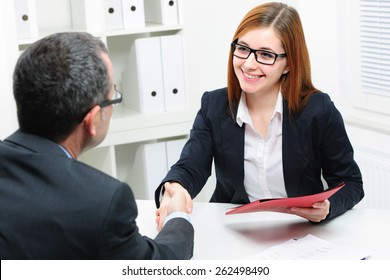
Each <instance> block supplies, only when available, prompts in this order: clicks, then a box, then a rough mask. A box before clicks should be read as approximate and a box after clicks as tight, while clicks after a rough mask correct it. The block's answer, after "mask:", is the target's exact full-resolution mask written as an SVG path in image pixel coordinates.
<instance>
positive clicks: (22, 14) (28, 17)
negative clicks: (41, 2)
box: [14, 0, 39, 39]
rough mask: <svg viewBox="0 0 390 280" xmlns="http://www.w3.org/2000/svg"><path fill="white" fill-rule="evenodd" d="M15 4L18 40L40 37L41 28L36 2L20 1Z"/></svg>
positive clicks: (31, 0)
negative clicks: (39, 26)
mask: <svg viewBox="0 0 390 280" xmlns="http://www.w3.org/2000/svg"><path fill="white" fill-rule="evenodd" d="M14 3H15V16H16V29H17V35H18V39H26V38H34V37H38V35H39V28H38V18H37V8H36V1H35V0H18V1H15V2H14Z"/></svg>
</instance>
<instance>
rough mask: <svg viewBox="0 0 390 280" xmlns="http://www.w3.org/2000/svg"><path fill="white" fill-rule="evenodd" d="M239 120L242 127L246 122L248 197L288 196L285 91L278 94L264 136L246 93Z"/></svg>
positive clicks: (250, 198)
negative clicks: (284, 157) (284, 146)
mask: <svg viewBox="0 0 390 280" xmlns="http://www.w3.org/2000/svg"><path fill="white" fill-rule="evenodd" d="M236 122H237V124H238V125H239V126H241V127H242V125H243V124H244V123H245V147H244V187H245V190H246V192H247V194H248V197H249V200H250V201H254V200H258V199H264V198H278V197H287V192H286V188H285V185H284V177H283V161H282V123H283V99H282V94H281V93H280V92H279V94H278V99H277V101H276V104H275V109H274V113H273V114H272V117H271V119H270V122H269V125H268V133H267V136H266V138H265V139H263V137H262V136H261V134H260V133H259V132H258V131H257V130H256V129H255V128H254V126H253V122H252V119H251V117H250V114H249V111H248V106H247V104H246V96H245V93H244V92H243V93H242V94H241V98H240V103H239V106H238V111H237V117H236Z"/></svg>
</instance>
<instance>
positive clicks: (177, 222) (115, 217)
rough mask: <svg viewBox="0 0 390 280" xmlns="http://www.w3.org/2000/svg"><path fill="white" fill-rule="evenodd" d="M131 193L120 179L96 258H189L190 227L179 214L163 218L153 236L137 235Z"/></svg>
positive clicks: (192, 241)
mask: <svg viewBox="0 0 390 280" xmlns="http://www.w3.org/2000/svg"><path fill="white" fill-rule="evenodd" d="M137 215H138V211H137V205H136V202H135V199H134V196H133V193H132V191H131V189H130V188H129V186H128V185H126V184H124V183H121V184H120V185H119V187H118V188H117V190H116V191H115V193H114V195H113V197H112V200H111V205H110V208H109V211H108V213H107V216H106V220H105V222H104V225H103V228H102V231H101V234H100V241H99V242H100V251H99V256H98V257H99V258H100V259H155V260H157V259H190V258H191V257H192V255H193V246H194V229H193V226H192V225H191V223H189V222H188V221H187V220H185V219H182V218H174V219H172V220H170V221H168V222H167V224H166V225H165V226H164V228H163V229H162V230H161V231H160V233H159V234H158V235H157V237H156V238H155V239H154V240H153V239H151V238H149V237H146V236H141V234H140V233H139V230H138V227H137V225H136V218H137Z"/></svg>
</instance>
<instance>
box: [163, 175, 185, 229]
mask: <svg viewBox="0 0 390 280" xmlns="http://www.w3.org/2000/svg"><path fill="white" fill-rule="evenodd" d="M176 211H180V212H186V213H188V214H191V213H192V199H191V196H190V194H189V193H188V191H187V190H186V189H185V188H184V187H183V186H182V185H180V184H179V183H170V182H166V183H165V184H164V195H163V197H162V200H161V203H160V208H158V209H157V210H156V224H157V230H158V231H160V230H161V229H162V227H163V226H164V221H165V218H166V217H167V216H168V215H169V214H171V213H173V212H176Z"/></svg>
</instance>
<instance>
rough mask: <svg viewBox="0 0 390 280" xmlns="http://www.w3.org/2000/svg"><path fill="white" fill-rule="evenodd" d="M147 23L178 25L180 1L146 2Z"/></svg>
mask: <svg viewBox="0 0 390 280" xmlns="http://www.w3.org/2000/svg"><path fill="white" fill-rule="evenodd" d="M144 1H145V2H144V3H145V19H146V22H153V23H160V24H166V25H169V24H178V23H179V17H178V6H177V2H178V0H170V1H168V0H144Z"/></svg>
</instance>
